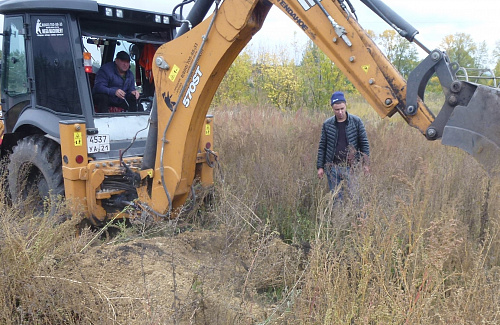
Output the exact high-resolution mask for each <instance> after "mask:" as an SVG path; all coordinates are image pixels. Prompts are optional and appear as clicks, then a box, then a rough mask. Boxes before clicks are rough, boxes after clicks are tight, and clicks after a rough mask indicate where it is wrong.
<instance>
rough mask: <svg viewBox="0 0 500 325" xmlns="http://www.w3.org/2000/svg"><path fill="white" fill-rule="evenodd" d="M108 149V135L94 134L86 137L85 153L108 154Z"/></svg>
mask: <svg viewBox="0 0 500 325" xmlns="http://www.w3.org/2000/svg"><path fill="white" fill-rule="evenodd" d="M109 150H110V147H109V135H108V134H95V135H87V152H88V153H96V152H108V151H109Z"/></svg>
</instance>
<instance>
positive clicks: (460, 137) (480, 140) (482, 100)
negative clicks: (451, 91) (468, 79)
mask: <svg viewBox="0 0 500 325" xmlns="http://www.w3.org/2000/svg"><path fill="white" fill-rule="evenodd" d="M499 103H500V90H499V89H498V88H492V87H488V86H483V85H477V89H476V91H475V92H474V94H473V95H472V97H471V99H470V101H469V102H468V104H467V106H460V105H458V106H456V107H455V109H454V110H453V113H452V114H451V116H450V118H449V120H448V122H447V123H446V126H445V127H444V130H443V137H442V139H441V142H442V143H443V144H444V145H449V146H455V147H459V148H461V149H463V150H465V151H466V152H468V153H469V154H471V155H472V156H473V157H474V158H475V159H476V160H477V161H478V162H479V163H480V164H481V165H482V166H483V167H484V169H485V170H486V171H487V172H488V174H489V175H490V176H491V177H493V178H499V177H500V105H499Z"/></svg>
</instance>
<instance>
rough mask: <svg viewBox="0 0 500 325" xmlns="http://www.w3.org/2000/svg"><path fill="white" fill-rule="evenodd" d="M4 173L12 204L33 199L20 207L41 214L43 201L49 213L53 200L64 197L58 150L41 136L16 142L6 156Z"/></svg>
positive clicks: (50, 141)
mask: <svg viewBox="0 0 500 325" xmlns="http://www.w3.org/2000/svg"><path fill="white" fill-rule="evenodd" d="M8 171H9V173H8V176H7V179H8V183H9V191H10V194H11V198H12V202H20V201H21V200H22V201H25V200H26V199H27V198H33V202H26V203H24V202H23V205H25V206H26V207H28V206H29V205H30V204H31V208H35V210H37V211H39V212H41V211H43V207H44V201H45V203H48V204H49V208H50V211H51V212H52V211H53V209H54V208H55V207H54V206H53V205H54V204H55V202H56V201H57V200H56V198H57V197H58V196H59V195H64V180H63V177H62V163H61V149H60V147H59V144H57V143H56V142H54V141H52V140H50V139H48V138H46V137H44V136H43V135H33V136H29V137H26V138H23V139H21V140H19V142H18V143H17V146H15V147H14V148H13V152H12V154H11V155H10V161H9V164H8ZM47 200H48V201H47Z"/></svg>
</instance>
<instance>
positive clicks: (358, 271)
mask: <svg viewBox="0 0 500 325" xmlns="http://www.w3.org/2000/svg"><path fill="white" fill-rule="evenodd" d="M349 111H350V112H353V113H354V114H356V115H359V116H362V117H363V119H364V121H365V124H366V127H367V131H368V136H369V139H370V143H371V151H372V158H371V162H372V165H371V173H370V175H358V174H355V175H354V176H355V177H356V179H358V180H359V181H358V182H356V191H355V193H353V195H352V196H351V197H350V198H349V199H346V200H345V201H344V203H343V204H341V205H339V204H334V194H331V193H329V192H328V189H327V184H326V181H325V180H322V181H319V180H318V179H317V177H316V168H315V165H316V151H317V144H318V140H319V134H320V129H321V124H322V122H323V120H324V119H326V118H327V117H328V115H327V113H320V112H315V113H311V112H306V111H298V112H296V113H293V114H292V113H284V112H279V111H277V110H276V109H273V108H266V107H231V108H218V109H215V110H214V114H215V116H216V118H215V122H216V130H215V134H216V148H215V149H216V150H217V151H218V152H219V154H220V158H219V162H220V165H221V168H220V169H219V170H217V183H216V186H215V204H214V205H213V207H212V209H206V207H205V206H203V205H197V206H195V209H194V210H193V211H192V212H190V214H188V215H187V216H183V218H184V220H183V221H182V222H180V223H179V224H182V227H180V226H178V225H176V226H175V227H177V228H175V229H174V231H177V232H178V231H179V230H180V229H181V228H182V229H183V230H189V229H191V228H197V227H204V228H210V229H215V230H216V231H221V232H222V234H223V236H222V237H221V238H223V239H224V240H225V241H226V242H227V243H228V244H227V245H228V247H229V246H230V245H233V244H231V243H237V242H240V244H239V245H240V246H241V247H248V250H246V251H241V254H242V255H245V259H246V261H248V264H247V271H246V272H247V273H246V275H245V276H244V277H243V278H241V279H238V280H237V281H236V280H230V279H227V278H224V277H223V276H222V275H221V279H220V281H222V282H221V284H220V286H219V287H222V286H224V283H226V284H227V283H231V284H232V285H233V284H234V288H233V289H232V291H231V292H232V293H231V294H230V295H229V296H227V297H226V298H224V299H226V300H227V301H226V300H224V299H220V298H218V300H216V299H213V300H212V302H210V303H208V300H206V301H205V302H204V301H203V300H200V299H201V298H200V295H198V296H196V295H195V296H196V297H195V298H196V299H197V300H196V301H195V298H192V299H193V303H190V302H189V301H187V302H186V301H183V303H182V306H187V307H186V308H188V307H189V308H192V310H191V309H189V310H186V311H185V312H184V314H186V315H188V316H186V317H187V318H184V320H185V322H183V321H181V318H179V319H177V320H176V321H175V322H174V323H175V324H184V323H185V324H189V323H194V324H207V319H214V318H209V317H210V316H208V315H209V313H210V310H209V309H207V308H205V307H204V308H205V309H204V308H201V307H200V306H202V305H203V304H204V303H206V304H207V306H208V305H212V304H213V303H214V302H213V301H218V302H219V303H220V304H224V303H227V304H229V302H231V303H230V304H231V306H232V307H231V308H232V310H233V311H234V312H235V313H240V314H241V313H242V310H250V312H252V310H256V309H255V308H256V307H255V306H257V305H259V306H261V308H262V309H259V315H261V314H263V313H264V314H265V315H266V316H264V317H262V316H260V319H257V320H255V317H257V316H255V315H257V314H255V315H254V321H253V322H249V321H248V319H249V317H241V318H238V319H242V320H245V321H241V322H237V323H238V324H496V323H498V322H499V319H500V295H499V292H500V234H499V233H500V219H499V217H498V211H499V207H500V206H499V198H498V187H497V184H494V183H491V184H490V182H489V181H488V178H487V177H486V175H485V174H484V172H483V171H482V170H481V168H480V167H479V165H478V164H477V163H476V162H475V161H474V160H473V159H472V158H471V157H469V156H468V155H467V154H465V153H463V152H461V151H460V150H458V149H455V148H448V147H444V146H442V145H441V144H440V143H438V142H435V143H432V142H427V141H425V140H424V138H423V136H422V135H420V134H419V133H418V131H416V130H414V129H412V128H410V127H408V126H407V125H406V124H405V123H404V122H402V121H401V120H399V119H392V120H380V119H379V118H378V117H376V116H375V115H374V114H373V111H372V110H371V109H370V108H369V107H368V106H367V105H366V104H364V103H363V101H359V102H357V101H354V104H353V105H351V106H350V108H349ZM62 211H63V210H62ZM61 213H62V212H61ZM55 220H57V216H56V217H54V218H38V217H32V216H29V215H20V213H19V209H16V207H9V205H7V204H4V203H3V202H2V203H1V204H0V263H1V264H0V285H1V286H2V292H1V294H0V323H1V324H123V323H125V324H137V320H136V321H134V322H128V323H127V321H121V322H118V321H117V318H116V317H117V314H118V312H117V308H118V307H120V308H121V309H120V313H121V315H138V310H137V309H135V310H132V309H133V308H137V303H134V304H132V303H130V304H129V305H128V307H127V304H125V306H118V305H117V304H116V303H115V302H113V301H111V300H110V299H108V297H107V296H106V293H105V292H103V291H102V290H101V288H102V287H99V286H96V285H94V282H93V279H89V278H88V275H87V274H83V273H82V274H81V275H80V276H79V277H78V278H74V277H73V278H65V277H61V276H60V275H58V276H54V273H53V272H52V271H53V270H54V269H56V268H57V269H59V270H61V269H62V268H63V267H64V266H65V265H66V264H68V263H75V261H78V254H79V252H80V251H81V250H82V249H84V247H86V246H87V244H88V243H89V242H90V241H91V237H92V235H90V234H88V235H87V234H84V235H82V236H80V237H75V236H74V231H73V229H74V222H73V224H72V221H70V222H66V223H64V224H62V225H58V226H55V225H54V223H55ZM187 221H190V223H189V224H187V223H186V222H187ZM164 228H165V227H163V228H162V229H164ZM137 229H139V230H137V231H136V233H134V234H133V233H132V232H130V233H127V232H125V236H127V238H126V240H132V239H133V237H134V236H135V237H141V236H142V237H144V236H150V234H151V232H149V235H148V234H146V233H145V231H144V227H143V228H140V227H139V228H137ZM156 229H157V230H158V228H156ZM153 230H154V229H153ZM249 232H250V233H254V235H253V236H251V238H255V242H253V243H252V242H251V241H250V242H242V241H241V240H242V238H243V237H244V236H243V234H247V233H249ZM162 233H163V236H165V234H167V236H173V235H172V231H170V230H169V231H159V232H158V233H157V234H156V235H155V236H160V235H162ZM276 234H279V236H280V237H281V238H282V239H283V240H284V241H285V242H287V243H289V244H292V245H293V246H295V247H300V250H298V251H297V250H289V251H286V252H288V253H287V254H288V255H289V254H297V255H299V251H302V252H304V253H305V254H307V259H305V260H304V261H303V262H302V264H300V265H298V264H297V263H296V260H297V257H298V256H284V255H283V252H285V251H283V250H282V251H280V252H279V253H277V254H275V253H273V250H272V249H273V248H267V247H274V246H273V245H269V243H270V242H272V240H274V239H275V238H276ZM122 236H123V234H122ZM108 244H109V242H108ZM226 250H228V249H226ZM218 254H219V255H220V260H218V262H217V263H219V264H218V266H217V267H214V266H204V267H203V268H200V269H199V271H198V272H202V271H203V270H210V269H217V270H219V269H220V267H219V266H220V265H222V264H223V263H222V261H223V260H224V258H225V257H224V256H226V255H224V254H222V253H218ZM172 256H173V255H172ZM226 257H227V256H226ZM273 259H275V260H276V261H275V262H276V263H273ZM291 260H294V261H295V262H293V263H292V262H290V261H291ZM264 261H266V263H268V264H266V263H264ZM269 262H270V263H271V264H269ZM170 263H171V264H172V267H173V266H175V263H180V262H179V261H174V259H173V258H172V261H171V262H170ZM99 265H100V264H99V263H97V261H96V266H95V270H96V272H97V273H98V272H99V270H100V268H99ZM264 265H274V266H273V267H272V268H273V269H266V268H265V267H264ZM297 265H298V266H297ZM74 267H75V268H76V269H78V265H74ZM166 267H167V266H166ZM168 267H169V266H168ZM178 267H179V265H178ZM266 270H268V271H266ZM271 271H272V273H270V272H271ZM169 272H170V271H169ZM207 272H209V271H207ZM58 274H59V273H58ZM169 274H171V273H169ZM270 274H278V275H277V276H275V277H273V278H271V277H270V276H269V275H270ZM202 277H203V274H200V278H202ZM145 279H146V276H144V281H146V280H145ZM263 280H265V281H263ZM117 281H119V280H118V279H117ZM238 283H239V284H238ZM256 283H257V284H256ZM153 285H154V284H153ZM214 287H215V288H216V287H217V285H214ZM174 290H175V289H174ZM206 290H207V291H206V292H205V291H203V296H204V297H205V298H204V299H208V298H206V297H209V296H210V295H211V293H210V292H208V285H207V288H206ZM174 294H175V292H174ZM192 295H193V291H192V290H191V296H192ZM212 296H214V297H218V295H214V294H212ZM189 297H190V296H189ZM202 298H203V297H202ZM146 300H147V301H149V302H151V305H148V308H150V309H151V310H156V313H155V315H154V317H149V316H148V317H146V316H145V317H144V318H143V319H142V321H143V322H142V323H140V324H163V323H165V322H163V323H162V322H161V321H158V320H172V319H173V318H172V317H173V316H172V315H167V314H161V313H162V312H161V311H163V310H167V309H165V308H164V306H159V305H158V306H154V305H153V304H154V302H155V301H159V300H160V297H154V296H151V297H149V296H148V297H147V299H146ZM200 301H201V302H200ZM237 301H238V302H239V303H235V302H237ZM195 302H196V303H195ZM179 306H181V304H180V303H179ZM249 306H250V307H249ZM252 306H253V307H252ZM195 307H196V308H195ZM123 308H125V309H123ZM127 308H130V310H127ZM144 310H146V308H145V307H144ZM148 310H149V309H148ZM220 310H223V309H221V308H219V313H221V311H220ZM263 310H265V312H263ZM139 312H140V310H139ZM179 313H181V311H179ZM218 317H219V316H218ZM136 319H141V318H140V317H139V318H136ZM174 319H176V318H175V317H174ZM216 319H219V321H218V322H216V324H234V318H233V321H230V320H229V319H230V318H229V317H219V318H216ZM155 320H156V321H155ZM167 323H168V322H167ZM208 323H210V322H208Z"/></svg>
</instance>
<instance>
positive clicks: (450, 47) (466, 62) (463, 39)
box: [441, 33, 478, 68]
mask: <svg viewBox="0 0 500 325" xmlns="http://www.w3.org/2000/svg"><path fill="white" fill-rule="evenodd" d="M441 48H442V49H443V50H444V51H446V53H447V54H448V57H449V58H450V60H451V62H457V63H458V64H459V65H460V66H461V67H464V68H477V66H476V60H475V59H474V56H475V55H476V52H477V49H478V48H477V45H476V43H474V40H473V39H472V36H470V35H469V34H465V33H457V34H454V35H447V36H445V37H444V38H443V40H442V42H441Z"/></svg>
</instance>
